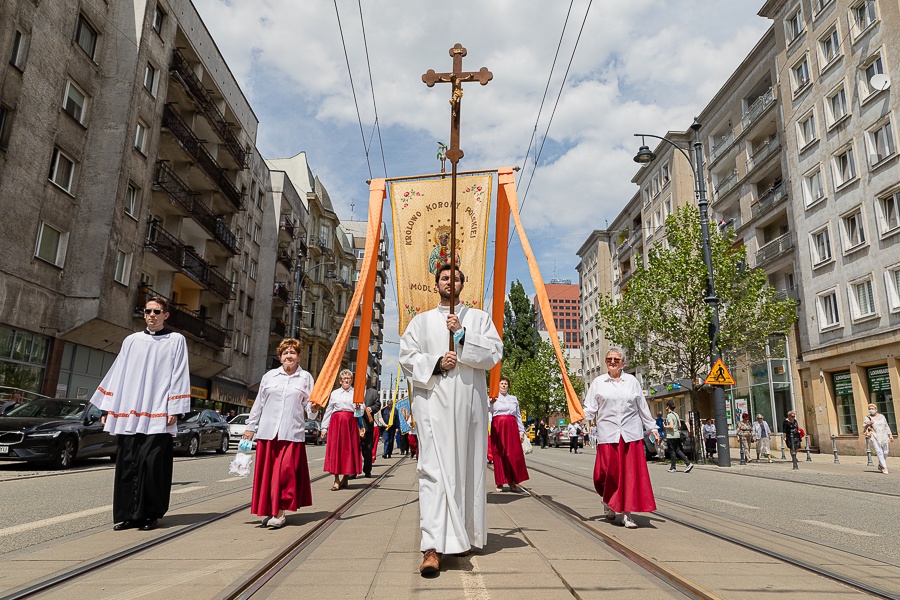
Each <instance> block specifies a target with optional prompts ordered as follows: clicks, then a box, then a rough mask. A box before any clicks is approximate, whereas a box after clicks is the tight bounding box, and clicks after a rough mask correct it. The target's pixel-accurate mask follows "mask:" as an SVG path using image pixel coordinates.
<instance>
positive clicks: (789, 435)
mask: <svg viewBox="0 0 900 600" xmlns="http://www.w3.org/2000/svg"><path fill="white" fill-rule="evenodd" d="M781 432H782V433H783V434H784V445H785V446H787V447H788V449H789V450H790V451H791V460H792V461H794V469H795V470H796V469H799V468H800V467H799V466H797V450H799V449H800V443H801V436H800V424H799V423H797V413H795V412H794V411H790V412H788V414H787V418H786V419H785V420H784V423H782V424H781Z"/></svg>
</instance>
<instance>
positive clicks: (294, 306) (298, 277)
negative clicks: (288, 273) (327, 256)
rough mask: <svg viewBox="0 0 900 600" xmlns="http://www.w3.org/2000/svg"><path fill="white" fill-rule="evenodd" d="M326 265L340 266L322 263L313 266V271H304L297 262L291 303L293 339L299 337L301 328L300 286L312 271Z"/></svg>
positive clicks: (332, 263) (334, 263) (333, 263)
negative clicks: (299, 322)
mask: <svg viewBox="0 0 900 600" xmlns="http://www.w3.org/2000/svg"><path fill="white" fill-rule="evenodd" d="M326 265H334V266H338V263H336V262H320V263H318V264H315V265H313V267H312V268H311V269H309V270H308V271H302V270H301V269H300V261H297V266H296V267H294V299H293V301H292V302H291V337H292V338H296V337H297V329H298V328H299V324H298V321H299V319H298V318H297V315H298V314H299V313H300V284H301V283H303V280H304V279H305V278H306V276H307V273H309V272H310V271H314V270H316V269H318V268H319V267H322V266H326Z"/></svg>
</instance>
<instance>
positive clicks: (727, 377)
mask: <svg viewBox="0 0 900 600" xmlns="http://www.w3.org/2000/svg"><path fill="white" fill-rule="evenodd" d="M706 383H708V384H709V385H734V377H732V376H731V373H729V372H728V368H727V367H725V363H723V362H722V359H721V358H720V359H717V360H716V364H714V365H713V368H712V369H711V370H710V372H709V376H708V377H707V378H706Z"/></svg>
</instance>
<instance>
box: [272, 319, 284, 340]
mask: <svg viewBox="0 0 900 600" xmlns="http://www.w3.org/2000/svg"><path fill="white" fill-rule="evenodd" d="M269 333H270V334H272V335H273V336H275V337H280V338H284V337H285V334H286V333H287V324H286V323H285V322H284V319H272V325H271V327H269Z"/></svg>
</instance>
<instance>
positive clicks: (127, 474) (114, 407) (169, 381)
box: [91, 296, 191, 531]
mask: <svg viewBox="0 0 900 600" xmlns="http://www.w3.org/2000/svg"><path fill="white" fill-rule="evenodd" d="M168 318H169V305H168V301H167V300H166V299H165V298H162V297H160V296H151V297H150V298H149V299H148V300H147V302H146V304H144V321H145V322H146V323H147V328H146V329H145V330H144V331H141V332H138V333H132V334H131V335H129V336H128V337H127V338H125V341H124V342H122V349H121V350H120V351H119V355H118V356H117V357H116V360H115V361H114V362H113V364H112V367H110V369H109V372H108V373H107V374H106V376H105V377H104V378H103V380H102V381H101V382H100V386H99V387H98V388H97V391H96V392H94V396H93V398H91V402H93V403H94V405H96V406H97V407H98V408H100V410H103V411H106V412H105V414H104V415H103V416H102V417H101V418H100V421H101V423H103V430H104V431H106V432H107V433H111V434H114V435H115V436H116V444H117V448H118V449H117V452H116V457H117V458H116V473H115V479H114V481H115V483H114V484H113V522H114V523H116V525H115V526H114V527H113V529H115V530H116V531H121V530H123V529H135V528H137V529H141V530H142V531H150V530H151V529H154V528H156V523H157V519H160V518H162V516H163V515H165V514H166V512H167V511H168V510H169V495H170V493H171V490H172V465H173V462H174V451H175V440H174V436H175V434H176V433H177V431H178V426H177V422H178V417H179V416H181V415H183V414H185V413H187V412H190V410H191V375H190V369H189V367H188V348H187V342H186V341H185V339H184V336H183V335H181V334H180V333H175V332H174V331H172V330H171V329H166V327H165V323H166V319H168Z"/></svg>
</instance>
